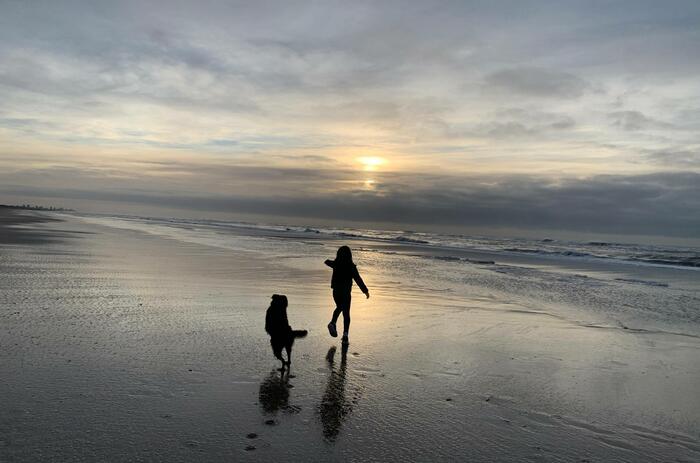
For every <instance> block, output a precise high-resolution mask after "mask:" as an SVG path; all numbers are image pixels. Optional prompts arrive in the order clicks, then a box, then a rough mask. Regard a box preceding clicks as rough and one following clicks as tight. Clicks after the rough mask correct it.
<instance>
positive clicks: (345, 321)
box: [343, 304, 350, 336]
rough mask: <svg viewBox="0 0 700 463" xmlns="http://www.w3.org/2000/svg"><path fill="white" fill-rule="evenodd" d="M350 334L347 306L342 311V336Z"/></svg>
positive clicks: (348, 306)
mask: <svg viewBox="0 0 700 463" xmlns="http://www.w3.org/2000/svg"><path fill="white" fill-rule="evenodd" d="M349 332H350V305H349V304H348V305H347V306H346V307H345V308H344V309H343V336H347V335H348V333H349Z"/></svg>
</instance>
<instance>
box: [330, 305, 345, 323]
mask: <svg viewBox="0 0 700 463" xmlns="http://www.w3.org/2000/svg"><path fill="white" fill-rule="evenodd" d="M342 311H343V309H341V308H340V307H336V308H335V310H334V311H333V318H332V319H331V323H332V324H334V325H335V323H336V322H337V321H338V317H339V316H340V314H341V312H342Z"/></svg>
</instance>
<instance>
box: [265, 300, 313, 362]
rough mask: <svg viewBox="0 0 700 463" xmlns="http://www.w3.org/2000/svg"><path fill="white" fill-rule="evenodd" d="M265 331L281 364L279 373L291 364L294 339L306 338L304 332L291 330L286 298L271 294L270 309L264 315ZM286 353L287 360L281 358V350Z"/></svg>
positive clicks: (305, 332)
mask: <svg viewBox="0 0 700 463" xmlns="http://www.w3.org/2000/svg"><path fill="white" fill-rule="evenodd" d="M265 331H267V334H269V335H270V344H272V353H274V354H275V357H277V358H278V359H279V360H280V361H281V362H282V368H280V371H284V369H285V366H287V367H290V366H291V364H292V345H294V340H295V339H296V338H303V337H304V336H306V334H307V331H306V330H293V329H292V327H291V326H289V321H288V320H287V296H283V295H281V294H273V295H272V302H271V303H270V307H269V308H268V309H267V313H266V314H265ZM283 348H284V349H285V350H286V351H287V360H284V358H283V357H282V349H283Z"/></svg>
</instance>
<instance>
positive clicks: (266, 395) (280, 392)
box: [259, 371, 299, 415]
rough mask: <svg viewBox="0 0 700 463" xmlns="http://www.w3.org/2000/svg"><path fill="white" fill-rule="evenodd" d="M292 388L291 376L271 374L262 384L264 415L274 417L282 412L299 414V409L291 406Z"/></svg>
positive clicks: (261, 395) (260, 396)
mask: <svg viewBox="0 0 700 463" xmlns="http://www.w3.org/2000/svg"><path fill="white" fill-rule="evenodd" d="M290 387H291V386H290V384H289V375H285V374H279V373H277V372H276V371H273V372H271V373H270V375H269V376H268V377H267V378H265V379H264V380H263V381H262V382H261V383H260V393H259V400H260V407H262V411H263V413H266V414H272V415H274V414H277V412H278V411H280V410H282V411H283V412H287V413H295V412H298V411H299V408H298V407H295V406H293V405H289V388H290Z"/></svg>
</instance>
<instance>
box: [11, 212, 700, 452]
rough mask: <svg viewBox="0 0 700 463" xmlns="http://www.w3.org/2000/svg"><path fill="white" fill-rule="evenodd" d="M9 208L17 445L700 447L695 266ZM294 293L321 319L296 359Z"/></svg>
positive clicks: (308, 323) (76, 448) (56, 448)
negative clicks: (334, 317) (287, 331)
mask: <svg viewBox="0 0 700 463" xmlns="http://www.w3.org/2000/svg"><path fill="white" fill-rule="evenodd" d="M0 213H1V214H2V219H1V220H0V288H2V291H0V365H1V366H2V376H3V380H2V382H1V383H0V395H1V396H2V397H3V401H2V405H0V407H1V413H0V461H3V462H4V461H8V462H9V461H71V462H75V461H110V462H121V461H168V462H177V461H273V460H281V459H285V460H288V461H562V462H569V461H572V462H574V461H575V462H585V461H590V462H595V461H612V462H615V461H620V462H623V461H624V462H627V461H629V462H643V461H687V462H691V461H699V460H700V394H699V393H698V384H700V313H699V312H700V309H698V307H700V278H698V276H699V275H700V273H698V270H697V268H695V267H687V268H683V267H681V266H674V265H652V264H653V263H642V264H643V265H636V264H635V265H632V264H628V263H626V262H624V261H621V260H609V261H607V260H604V259H597V260H596V259H579V260H576V259H574V258H566V257H561V258H560V257H559V256H556V257H552V255H551V253H550V254H547V255H531V254H532V253H529V254H528V253H524V252H520V253H517V252H510V253H509V252H501V251H498V250H474V251H470V250H469V249H467V248H460V249H454V248H450V247H449V246H433V245H430V243H428V242H427V241H429V240H426V242H422V241H421V240H417V239H413V240H408V239H404V240H398V241H397V240H393V241H392V240H387V239H376V238H373V237H372V236H368V235H366V234H365V235H358V236H350V234H349V233H346V234H344V235H343V234H334V235H333V234H327V233H319V232H318V230H312V229H309V230H304V229H291V228H290V229H287V228H284V227H276V228H275V227H268V228H264V227H253V226H250V227H247V226H240V225H236V224H226V223H209V222H196V221H180V222H177V221H174V222H167V221H156V220H149V219H146V218H124V217H106V216H82V217H81V216H76V215H69V214H49V213H29V212H17V211H1V212H0ZM18 227H21V228H18ZM341 244H348V245H349V246H350V247H351V248H352V249H353V253H354V258H355V262H356V263H357V264H358V268H359V269H360V272H361V273H362V276H363V278H364V280H365V282H366V283H367V285H368V286H369V288H370V292H371V298H370V299H368V300H367V299H365V298H364V296H363V295H362V294H361V293H360V292H359V290H358V289H357V288H355V290H354V293H353V305H352V326H351V330H350V345H349V348H348V349H347V351H346V352H344V350H343V349H342V347H341V345H340V342H339V340H338V339H335V338H331V337H330V336H329V334H328V332H327V330H326V324H327V323H328V320H329V318H330V314H331V311H332V309H333V308H334V307H333V300H332V297H331V289H330V287H329V286H330V285H329V282H330V271H329V269H328V268H327V267H325V266H324V265H323V261H324V260H325V259H328V258H333V256H334V255H335V250H336V249H337V248H338V246H340V245H341ZM274 293H277V294H285V295H287V297H288V298H289V308H288V316H289V321H290V324H291V326H292V327H293V328H295V329H307V330H309V335H308V336H307V337H306V338H304V339H299V340H298V341H297V342H296V344H295V346H294V351H293V359H292V367H291V374H290V375H289V376H288V377H286V376H285V377H282V376H280V373H279V372H278V371H276V368H277V367H278V366H279V363H278V362H277V361H276V360H275V359H274V357H273V355H272V351H271V349H270V345H269V337H268V336H267V334H266V333H265V331H264V319H265V310H266V309H267V307H268V305H269V302H270V296H271V295H272V294H274Z"/></svg>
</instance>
